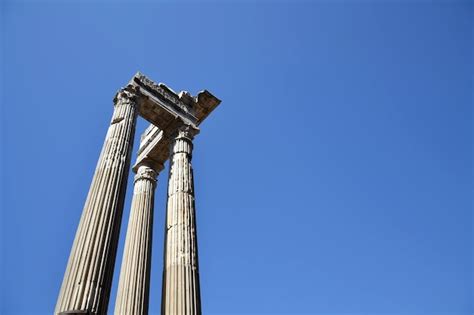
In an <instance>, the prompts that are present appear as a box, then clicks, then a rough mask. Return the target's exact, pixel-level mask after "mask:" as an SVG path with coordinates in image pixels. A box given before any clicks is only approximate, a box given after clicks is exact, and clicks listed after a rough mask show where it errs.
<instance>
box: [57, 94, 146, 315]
mask: <svg viewBox="0 0 474 315" xmlns="http://www.w3.org/2000/svg"><path fill="white" fill-rule="evenodd" d="M114 103H115V107H114V113H113V116H112V121H111V124H110V126H109V129H108V132H107V135H106V138H105V142H104V145H103V147H102V152H101V154H100V157H99V161H98V162H97V167H96V170H95V174H94V178H93V179H92V183H91V186H90V189H89V194H88V196H87V200H86V202H85V205H84V210H83V213H82V216H81V220H80V223H79V226H78V228H77V232H76V237H75V239H74V243H73V247H72V249H71V254H70V256H69V261H68V265H67V268H66V272H65V275H64V279H63V283H62V286H61V290H60V293H59V297H58V301H57V304H56V309H55V313H56V314H58V313H62V312H68V313H69V314H74V313H75V312H77V313H87V314H106V313H107V304H108V301H109V295H110V288H111V283H112V276H113V270H114V263H115V256H116V251H117V243H118V238H119V232H120V223H121V217H122V211H123V203H124V197H125V190H126V186H127V179H128V172H129V166H130V157H131V151H132V146H133V138H134V134H135V124H136V119H137V112H138V108H137V106H138V105H137V99H136V96H135V94H134V93H133V90H131V89H122V90H120V91H119V92H118V93H117V96H116V97H115V99H114ZM73 311H75V312H73Z"/></svg>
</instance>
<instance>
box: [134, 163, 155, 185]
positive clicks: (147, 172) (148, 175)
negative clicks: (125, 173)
mask: <svg viewBox="0 0 474 315" xmlns="http://www.w3.org/2000/svg"><path fill="white" fill-rule="evenodd" d="M158 173H159V170H155V169H154V168H153V167H152V166H151V165H150V164H148V163H145V162H143V163H140V164H139V165H138V168H137V174H136V175H135V182H137V181H139V180H142V179H147V180H149V181H152V182H153V183H156V178H157V177H158Z"/></svg>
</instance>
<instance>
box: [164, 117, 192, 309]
mask: <svg viewBox="0 0 474 315" xmlns="http://www.w3.org/2000/svg"><path fill="white" fill-rule="evenodd" d="M197 132H198V130H197V129H195V128H192V127H190V126H183V127H182V128H180V130H179V131H178V132H177V133H176V134H175V135H174V139H173V142H172V144H171V156H170V163H171V165H170V174H169V180H168V204H167V210H166V227H165V255H164V263H163V288H162V300H161V310H162V314H166V315H172V314H173V315H175V314H186V315H191V314H192V315H194V314H201V297H200V287H199V266H198V248H197V233H196V211H195V206H194V179H193V168H192V165H191V158H192V150H193V143H192V139H193V138H194V136H195V135H196V134H197Z"/></svg>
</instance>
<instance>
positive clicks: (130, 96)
mask: <svg viewBox="0 0 474 315" xmlns="http://www.w3.org/2000/svg"><path fill="white" fill-rule="evenodd" d="M138 97H139V95H138V89H137V88H136V87H134V86H132V85H127V86H126V87H124V88H121V89H120V90H118V91H117V93H116V94H115V97H114V105H115V106H117V105H125V104H133V105H135V104H138V103H137V100H138Z"/></svg>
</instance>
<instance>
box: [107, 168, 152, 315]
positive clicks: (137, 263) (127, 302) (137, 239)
mask: <svg viewBox="0 0 474 315" xmlns="http://www.w3.org/2000/svg"><path fill="white" fill-rule="evenodd" d="M157 175H158V174H157V172H156V171H155V170H154V169H153V168H151V167H150V166H148V165H146V164H142V165H140V166H139V167H138V171H137V175H136V176H135V185H134V189H133V199H132V208H131V211H130V219H129V221H128V229H127V236H126V239H125V248H124V254H123V260H122V268H121V270H120V280H119V287H118V291H117V299H116V302H115V314H116V315H145V314H148V301H149V292H150V267H151V244H152V229H153V206H154V198H155V186H156V177H157Z"/></svg>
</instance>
